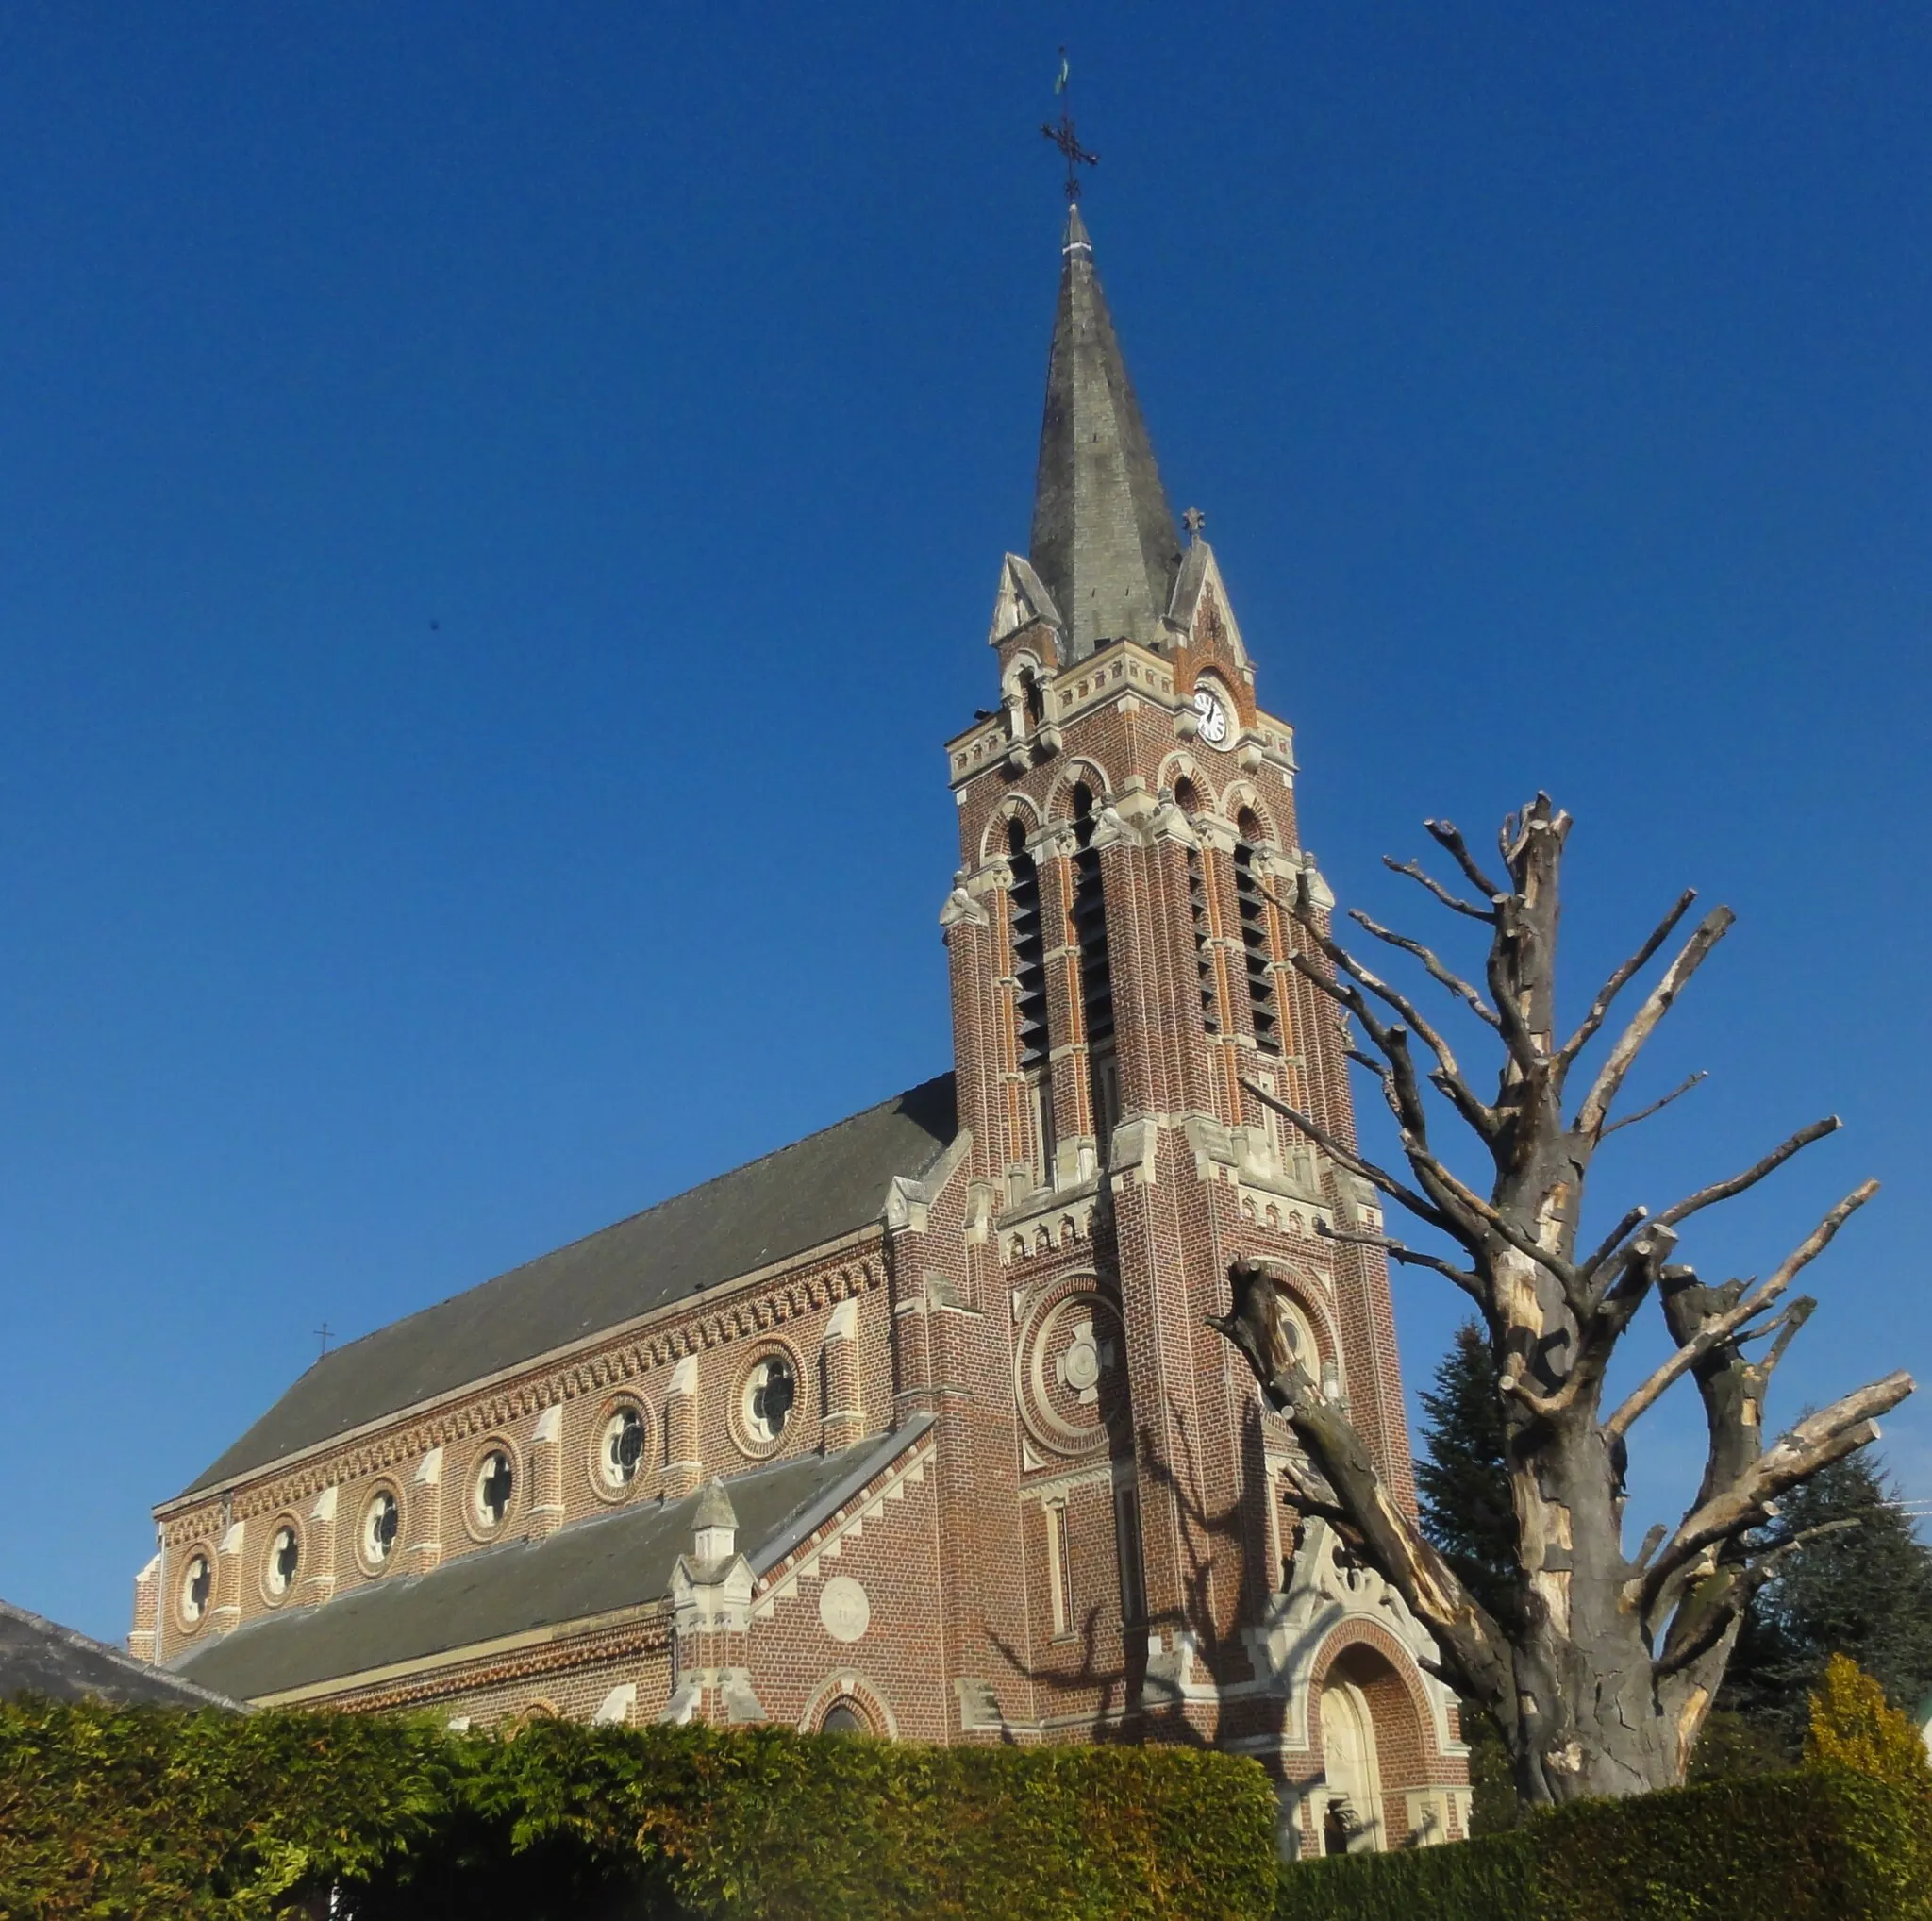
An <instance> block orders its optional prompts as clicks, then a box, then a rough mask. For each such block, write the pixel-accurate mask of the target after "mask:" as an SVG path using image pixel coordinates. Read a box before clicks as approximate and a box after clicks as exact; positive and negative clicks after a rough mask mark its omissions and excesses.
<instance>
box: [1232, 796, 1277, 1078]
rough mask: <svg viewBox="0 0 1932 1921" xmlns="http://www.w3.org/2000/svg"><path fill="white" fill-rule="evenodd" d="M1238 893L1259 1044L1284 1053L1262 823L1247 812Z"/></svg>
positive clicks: (1239, 843)
mask: <svg viewBox="0 0 1932 1921" xmlns="http://www.w3.org/2000/svg"><path fill="white" fill-rule="evenodd" d="M1235 834H1236V840H1235V844H1234V893H1235V905H1236V906H1237V907H1238V908H1239V909H1240V910H1241V953H1242V955H1243V957H1244V958H1245V959H1246V961H1247V968H1248V1005H1249V1009H1250V1011H1251V1012H1252V1014H1253V1016H1254V1024H1255V1044H1256V1046H1257V1047H1260V1048H1264V1049H1265V1050H1266V1051H1267V1052H1269V1053H1271V1054H1278V1053H1280V1052H1281V1022H1280V1019H1279V1017H1278V1015H1277V1014H1276V1012H1275V1004H1274V945H1273V943H1272V942H1271V940H1270V938H1269V933H1268V903H1267V901H1266V900H1265V899H1264V898H1263V897H1262V894H1261V881H1260V877H1259V876H1258V875H1257V873H1256V872H1255V856H1256V854H1257V851H1258V850H1257V846H1256V843H1257V841H1259V840H1260V838H1261V823H1260V822H1259V821H1258V820H1257V819H1256V818H1255V816H1254V815H1253V814H1251V813H1249V812H1247V811H1246V810H1243V811H1242V813H1241V817H1240V818H1239V819H1238V820H1237V821H1236V823H1235Z"/></svg>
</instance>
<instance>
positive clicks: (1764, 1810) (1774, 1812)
mask: <svg viewBox="0 0 1932 1921" xmlns="http://www.w3.org/2000/svg"><path fill="white" fill-rule="evenodd" d="M1274 1912H1275V1915H1276V1917H1277V1921H1494V1917H1495V1916H1497V1915H1514V1916H1522V1917H1526V1921H1527V1917H1533V1921H1666V1917H1668V1921H1706V1917H1710V1921H1716V1917H1720V1916H1721V1917H1724V1921H1732V1917H1736V1916H1750V1917H1753V1921H1757V1917H1776V1921H1827V1917H1829V1921H1907V1917H1924V1916H1932V1805H1928V1803H1927V1802H1926V1801H1925V1799H1924V1797H1923V1796H1915V1795H1912V1794H1909V1793H1906V1792H1903V1791H1901V1790H1900V1789H1898V1788H1896V1787H1894V1786H1892V1785H1890V1783H1888V1782H1885V1781H1882V1780H1877V1779H1873V1778H1872V1777H1870V1776H1868V1775H1861V1774H1854V1773H1851V1772H1849V1771H1847V1770H1843V1769H1833V1768H1803V1769H1798V1770H1796V1771H1794V1772H1791V1773H1789V1774H1780V1775H1760V1776H1757V1777H1756V1778H1755V1779H1740V1780H1728V1781H1714V1782H1711V1783H1710V1784H1708V1785H1707V1786H1702V1787H1692V1788H1674V1789H1672V1790H1670V1791H1669V1792H1668V1793H1664V1794H1657V1795H1645V1796H1641V1797H1638V1798H1636V1799H1632V1800H1627V1801H1588V1802H1582V1803H1579V1804H1577V1805H1576V1806H1574V1807H1570V1808H1564V1809H1560V1810H1557V1811H1556V1812H1551V1813H1548V1814H1541V1815H1538V1816H1536V1817H1534V1818H1533V1819H1531V1820H1530V1821H1528V1822H1527V1823H1526V1824H1525V1825H1524V1826H1523V1827H1521V1828H1517V1829H1512V1830H1511V1831H1510V1832H1508V1833H1507V1834H1498V1835H1495V1836H1492V1837H1491V1838H1490V1839H1488V1840H1482V1841H1471V1842H1468V1843H1465V1844H1464V1845H1462V1846H1456V1847H1429V1848H1421V1849H1417V1850H1415V1851H1413V1852H1410V1853H1404V1854H1374V1855H1345V1856H1341V1857H1339V1858H1338V1857H1330V1858H1328V1859H1325V1860H1322V1861H1311V1862H1307V1863H1302V1864H1300V1865H1297V1866H1293V1867H1288V1868H1284V1869H1283V1870H1282V1873H1281V1884H1280V1891H1279V1896H1278V1898H1277V1900H1276V1903H1275V1910H1274Z"/></svg>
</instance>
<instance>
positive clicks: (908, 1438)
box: [174, 1415, 932, 1700]
mask: <svg viewBox="0 0 1932 1921" xmlns="http://www.w3.org/2000/svg"><path fill="white" fill-rule="evenodd" d="M931 1425H932V1421H931V1417H930V1416H929V1415H921V1416H920V1417H919V1418H917V1419H916V1420H913V1421H908V1423H907V1424H906V1425H905V1426H904V1427H902V1428H897V1429H896V1430H894V1431H893V1432H892V1433H890V1434H884V1435H874V1437H873V1438H872V1439H871V1440H869V1441H861V1442H860V1443H858V1445H857V1446H854V1447H848V1448H846V1449H845V1450H844V1451H843V1452H842V1453H840V1454H833V1455H819V1454H808V1455H803V1456H801V1457H798V1458H796V1459H793V1460H790V1461H783V1462H775V1463H774V1464H772V1465H770V1466H766V1467H760V1468H755V1469H754V1470H752V1471H751V1472H750V1473H748V1474H743V1475H740V1476H738V1477H737V1478H734V1479H732V1480H730V1481H728V1482H726V1484H725V1485H726V1486H727V1488H728V1489H729V1491H730V1496H731V1505H732V1507H733V1508H734V1509H735V1510H736V1512H737V1515H738V1541H737V1547H738V1551H739V1552H740V1553H741V1554H742V1555H743V1556H744V1557H745V1559H746V1560H747V1561H749V1562H751V1565H752V1571H753V1572H754V1573H755V1574H762V1573H763V1572H764V1570H765V1569H766V1568H768V1567H770V1566H772V1565H773V1564H774V1562H777V1561H778V1560H779V1559H780V1558H781V1557H782V1556H784V1555H785V1554H787V1553H789V1552H790V1551H791V1548H792V1547H793V1546H795V1545H797V1544H798V1543H799V1542H800V1541H802V1540H803V1539H804V1538H805V1537H806V1536H807V1535H808V1534H809V1533H810V1532H811V1530H812V1529H813V1528H816V1527H818V1526H819V1525H820V1524H821V1523H822V1522H824V1520H825V1519H826V1518H828V1517H829V1516H830V1515H831V1514H833V1513H836V1512H838V1510H839V1509H840V1508H841V1507H842V1506H843V1505H844V1503H845V1502H847V1501H848V1500H850V1499H851V1498H852V1496H853V1495H855V1494H857V1493H858V1491H859V1490H860V1489H861V1488H862V1487H864V1486H865V1484H866V1482H867V1481H869V1480H871V1479H872V1478H873V1477H874V1475H876V1474H877V1473H878V1472H879V1471H880V1469H882V1468H883V1467H885V1466H886V1465H887V1464H888V1463H889V1462H891V1461H892V1460H893V1459H894V1458H895V1457H896V1456H898V1455H899V1454H902V1453H903V1452H905V1450H906V1449H907V1448H908V1447H910V1446H911V1445H913V1443H914V1442H916V1441H917V1440H919V1438H920V1437H921V1436H922V1435H924V1433H925V1432H926V1431H927V1429H928V1428H930V1427H931ZM700 1498H701V1496H700V1495H691V1496H690V1497H689V1498H688V1499H685V1500H682V1501H675V1502H671V1503H668V1504H663V1505H660V1504H658V1503H656V1502H653V1503H650V1504H649V1505H645V1506H639V1507H630V1508H623V1509H620V1510H618V1511H617V1512H615V1513H614V1514H610V1515H599V1516H597V1517H595V1518H593V1519H591V1520H588V1521H578V1522H575V1524H573V1525H572V1526H570V1527H568V1528H559V1529H558V1532H557V1533H555V1534H552V1535H549V1536H547V1537H545V1538H543V1539H541V1540H536V1541H518V1542H508V1543H506V1544H504V1545H502V1546H499V1547H485V1548H480V1549H478V1550H477V1551H476V1552H475V1553H473V1554H462V1555H458V1556H457V1557H455V1558H454V1559H453V1560H450V1561H447V1562H443V1564H442V1565H441V1567H438V1568H435V1569H433V1570H432V1571H431V1572H430V1573H428V1574H425V1575H415V1576H404V1577H393V1576H392V1577H391V1579H388V1580H383V1581H376V1582H373V1583H371V1584H370V1585H368V1586H366V1587H359V1588H357V1589H355V1590H354V1591H353V1592H351V1593H348V1594H345V1595H339V1596H338V1597H337V1598H336V1599H334V1600H331V1601H326V1602H325V1603H324V1604H323V1605H322V1606H321V1607H317V1608H301V1609H283V1610H281V1611H280V1612H276V1613H273V1614H265V1615H262V1616H259V1617H258V1618H257V1619H256V1620H253V1621H250V1622H248V1623H247V1624H246V1625H244V1626H242V1627H241V1628H238V1629H235V1631H234V1632H233V1633H231V1634H227V1635H225V1636H224V1637H223V1638H222V1639H221V1640H219V1641H208V1642H204V1643H202V1644H200V1645H197V1646H196V1647H195V1648H193V1649H192V1651H191V1652H189V1653H188V1654H186V1655H183V1656H180V1657H177V1659H176V1661H175V1663H174V1667H175V1672H176V1673H178V1674H180V1675H183V1676H185V1677H187V1678H188V1679H191V1680H192V1681H195V1682H197V1683H199V1684H201V1685H202V1686H204V1687H214V1688H220V1689H222V1690H224V1691H225V1692H226V1693H227V1694H230V1695H236V1696H237V1697H239V1698H241V1699H244V1700H258V1699H260V1698H261V1697H263V1696H264V1695H280V1694H286V1693H288V1692H289V1691H290V1690H291V1689H294V1688H303V1687H308V1686H309V1685H311V1684H312V1683H314V1682H317V1681H325V1680H333V1679H340V1678H341V1677H342V1676H345V1675H352V1674H363V1673H367V1672H368V1671H369V1670H370V1669H372V1668H380V1667H387V1666H389V1665H391V1663H393V1662H407V1661H417V1660H422V1659H424V1658H425V1657H427V1656H431V1655H436V1654H441V1653H445V1652H447V1651H449V1650H451V1649H455V1648H461V1647H469V1646H474V1645H476V1644H477V1643H479V1642H487V1641H493V1640H496V1639H498V1638H500V1637H501V1636H504V1635H508V1634H521V1633H525V1632H526V1631H528V1630H529V1629H538V1628H548V1627H557V1626H560V1625H562V1624H564V1623H566V1622H570V1621H581V1620H586V1619H588V1618H590V1617H591V1616H592V1615H596V1614H604V1613H608V1612H613V1611H615V1610H618V1609H622V1608H630V1607H638V1606H641V1605H642V1604H644V1603H646V1602H649V1601H655V1600H658V1599H659V1598H661V1597H662V1596H663V1595H667V1594H669V1592H670V1590H671V1573H672V1569H673V1568H674V1567H675V1565H676V1562H677V1557H678V1556H679V1555H680V1554H686V1553H689V1552H690V1551H691V1529H692V1527H693V1526H694V1525H695V1522H696V1517H697V1508H698V1502H699V1500H700Z"/></svg>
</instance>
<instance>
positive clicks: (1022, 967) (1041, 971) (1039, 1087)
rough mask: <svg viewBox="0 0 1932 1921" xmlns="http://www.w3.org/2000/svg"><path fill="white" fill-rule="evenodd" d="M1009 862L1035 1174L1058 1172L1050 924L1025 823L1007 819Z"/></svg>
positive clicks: (1021, 1051) (1019, 1040)
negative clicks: (1049, 1009)
mask: <svg viewBox="0 0 1932 1921" xmlns="http://www.w3.org/2000/svg"><path fill="white" fill-rule="evenodd" d="M1007 861H1008V865H1009V866H1010V867H1011V868H1012V870H1013V886H1012V891H1011V893H1010V894H1008V896H1007V905H1008V914H1009V916H1010V925H1011V928H1012V941H1013V978H1014V983H1015V985H1014V993H1013V1018H1014V1025H1015V1027H1016V1029H1017V1031H1016V1033H1015V1035H1014V1041H1015V1044H1016V1051H1017V1053H1018V1056H1019V1065H1020V1070H1021V1072H1022V1073H1024V1075H1025V1077H1026V1091H1027V1101H1028V1104H1029V1106H1030V1107H1031V1109H1032V1121H1033V1142H1034V1157H1035V1158H1034V1178H1035V1179H1036V1180H1038V1181H1040V1182H1041V1183H1042V1184H1043V1183H1044V1182H1046V1181H1047V1180H1048V1179H1050V1178H1052V1170H1053V1145H1054V1144H1053V1088H1052V1084H1051V1081H1050V1079H1049V1077H1048V1072H1047V1046H1048V1042H1047V1027H1046V928H1045V926H1044V924H1043V923H1042V922H1041V916H1040V870H1039V869H1038V868H1037V867H1036V866H1035V865H1034V863H1033V856H1032V855H1031V854H1029V853H1028V852H1027V851H1026V827H1025V824H1024V822H1022V821H1018V820H1010V821H1008V823H1007Z"/></svg>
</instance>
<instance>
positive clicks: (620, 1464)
mask: <svg viewBox="0 0 1932 1921" xmlns="http://www.w3.org/2000/svg"><path fill="white" fill-rule="evenodd" d="M643 1458H644V1417H643V1415H642V1414H641V1413H640V1412H638V1411H637V1409H635V1408H614V1409H612V1411H611V1412H610V1417H609V1419H608V1420H607V1421H606V1422H605V1423H604V1432H603V1434H602V1436H601V1437H600V1439H599V1441H598V1444H597V1465H598V1469H599V1471H600V1472H601V1473H602V1475H603V1477H604V1485H605V1486H606V1487H610V1488H620V1487H628V1486H629V1485H630V1484H631V1482H632V1481H634V1480H635V1479H636V1478H638V1466H639V1463H640V1462H642V1460H643Z"/></svg>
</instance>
